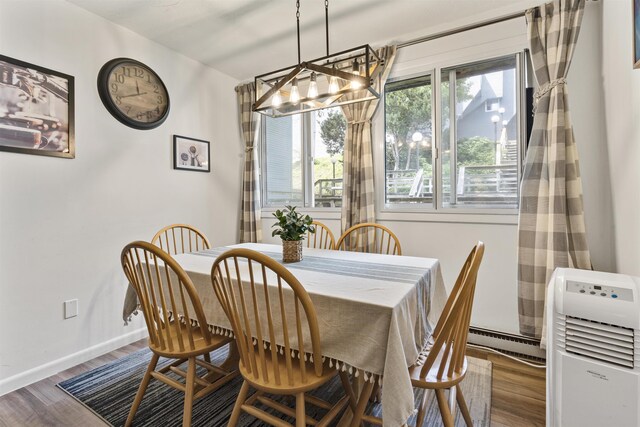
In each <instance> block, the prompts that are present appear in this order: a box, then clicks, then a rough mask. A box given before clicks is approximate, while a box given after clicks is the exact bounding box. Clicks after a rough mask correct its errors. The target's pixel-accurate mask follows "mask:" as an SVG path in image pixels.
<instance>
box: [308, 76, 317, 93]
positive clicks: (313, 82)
mask: <svg viewBox="0 0 640 427" xmlns="http://www.w3.org/2000/svg"><path fill="white" fill-rule="evenodd" d="M317 96H318V83H317V82H316V73H315V72H313V73H311V78H310V79H309V90H308V91H307V98H315V97H317Z"/></svg>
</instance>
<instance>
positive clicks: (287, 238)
mask: <svg viewBox="0 0 640 427" xmlns="http://www.w3.org/2000/svg"><path fill="white" fill-rule="evenodd" d="M273 216H274V217H276V219H277V220H278V222H276V223H275V224H273V225H272V227H277V228H276V229H275V230H273V233H271V236H280V238H281V239H282V261H284V262H298V261H301V260H302V241H303V240H304V238H305V236H306V235H307V232H311V233H315V232H316V228H315V227H314V226H313V224H312V222H313V218H311V217H310V216H309V215H303V214H301V213H299V212H296V207H295V206H285V208H284V209H283V210H280V209H278V210H277V211H275V212H274V214H273Z"/></svg>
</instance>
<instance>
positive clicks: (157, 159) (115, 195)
mask: <svg viewBox="0 0 640 427" xmlns="http://www.w3.org/2000/svg"><path fill="white" fill-rule="evenodd" d="M0 53H2V54H4V55H7V56H10V57H14V58H17V59H21V60H23V61H27V62H31V63H34V64H38V65H41V66H44V67H47V68H51V69H54V70H58V71H61V72H64V73H67V74H70V75H73V76H75V85H76V90H75V96H76V98H75V119H76V158H75V159H73V160H67V159H58V158H53V157H41V156H31V155H24V154H14V153H6V152H0V394H2V393H5V392H7V391H9V390H10V389H12V388H15V387H19V386H22V385H25V384H27V383H29V382H32V381H34V380H37V379H39V378H42V377H45V376H49V375H51V374H53V373H55V372H57V371H58V370H60V369H64V368H66V367H68V366H72V365H75V364H76V363H79V362H82V361H84V360H86V359H88V358H91V357H93V356H95V355H97V354H99V353H102V352H105V351H109V350H111V349H113V348H116V347H119V346H121V345H123V344H126V343H128V342H130V341H132V340H134V339H136V338H137V337H139V336H141V335H140V334H141V333H144V332H143V329H141V328H142V327H143V322H142V319H141V318H140V316H138V318H136V319H134V322H133V323H132V324H130V325H129V326H127V327H125V326H123V322H122V315H121V308H122V302H123V299H124V292H125V286H126V282H125V278H124V275H123V273H122V268H121V267H120V264H119V255H120V251H121V250H122V248H123V246H124V245H125V244H126V243H128V242H130V241H132V240H136V239H145V240H149V239H151V237H152V236H153V233H154V232H155V231H156V230H157V229H159V228H160V227H162V226H164V225H167V224H169V223H173V222H186V223H190V224H193V225H195V226H197V227H199V228H201V229H202V230H203V231H204V232H205V233H206V234H207V235H208V236H209V238H210V239H211V241H212V243H214V244H220V245H222V244H231V243H235V242H236V241H237V230H238V206H239V194H240V188H241V180H240V176H241V166H242V156H243V150H242V147H241V142H240V139H239V135H238V131H237V118H236V111H237V109H236V102H235V92H234V91H233V87H234V86H235V84H236V83H237V82H236V81H235V80H234V79H232V78H230V77H228V76H226V75H224V74H221V73H219V72H217V71H215V70H212V69H211V68H208V67H205V66H203V65H201V64H200V63H197V62H195V61H193V60H190V59H187V58H186V57H184V56H181V55H179V54H177V53H175V52H173V51H170V50H168V49H166V48H164V47H161V46H159V45H158V44H155V43H153V42H151V41H149V40H147V39H145V38H143V37H140V36H138V35H137V34H134V33H132V32H131V31H129V30H126V29H124V28H122V27H119V26H116V25H114V24H112V23H110V22H108V21H105V20H103V19H102V18H99V17H97V16H95V15H93V14H90V13H88V12H87V11H85V10H83V9H80V8H78V7H76V6H73V5H71V4H69V3H67V2H64V1H60V0H40V1H36V0H29V1H25V0H19V1H14V0H3V1H0ZM115 57H130V58H134V59H137V60H139V61H141V62H143V63H145V64H147V65H149V66H151V67H152V68H153V69H154V70H155V71H156V72H157V73H158V75H159V76H160V77H161V78H162V79H163V80H164V82H165V84H166V86H167V88H168V90H169V94H170V98H171V113H170V115H169V118H168V119H167V121H166V122H165V123H164V124H163V125H161V126H160V127H159V128H156V129H154V130H148V131H140V130H134V129H130V128H128V127H125V126H124V125H122V124H120V123H119V122H117V121H116V120H115V119H114V118H113V117H111V116H110V114H109V113H108V112H107V111H106V109H105V108H104V107H103V105H102V103H101V102H100V99H99V97H98V93H97V89H96V77H97V73H98V70H99V69H100V67H101V66H102V65H103V64H104V63H105V62H107V61H108V60H110V59H112V58H115ZM173 134H179V135H186V136H191V137H195V138H201V139H205V140H209V141H211V161H212V162H211V163H212V164H211V173H208V174H207V173H195V172H187V171H175V170H173V169H172V160H171V154H172V149H171V147H172V135H173ZM72 298H77V299H79V307H80V314H79V316H78V317H76V318H72V319H68V320H63V304H62V303H63V301H64V300H68V299H72ZM46 364H49V365H46Z"/></svg>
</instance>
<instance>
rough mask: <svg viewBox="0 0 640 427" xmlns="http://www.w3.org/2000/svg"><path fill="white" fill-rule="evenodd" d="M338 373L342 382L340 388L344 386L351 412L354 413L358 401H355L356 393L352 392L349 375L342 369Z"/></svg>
mask: <svg viewBox="0 0 640 427" xmlns="http://www.w3.org/2000/svg"><path fill="white" fill-rule="evenodd" d="M339 375H340V381H341V382H342V388H344V392H345V394H346V395H347V396H348V397H349V407H350V408H351V412H353V413H354V414H355V412H356V405H357V404H358V402H357V401H356V395H355V393H354V392H353V387H351V383H350V382H349V376H348V375H347V373H346V372H343V371H340V372H339Z"/></svg>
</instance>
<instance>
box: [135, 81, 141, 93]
mask: <svg viewBox="0 0 640 427" xmlns="http://www.w3.org/2000/svg"><path fill="white" fill-rule="evenodd" d="M136 92H137V93H138V95H140V87H139V86H138V81H137V80H136Z"/></svg>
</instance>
